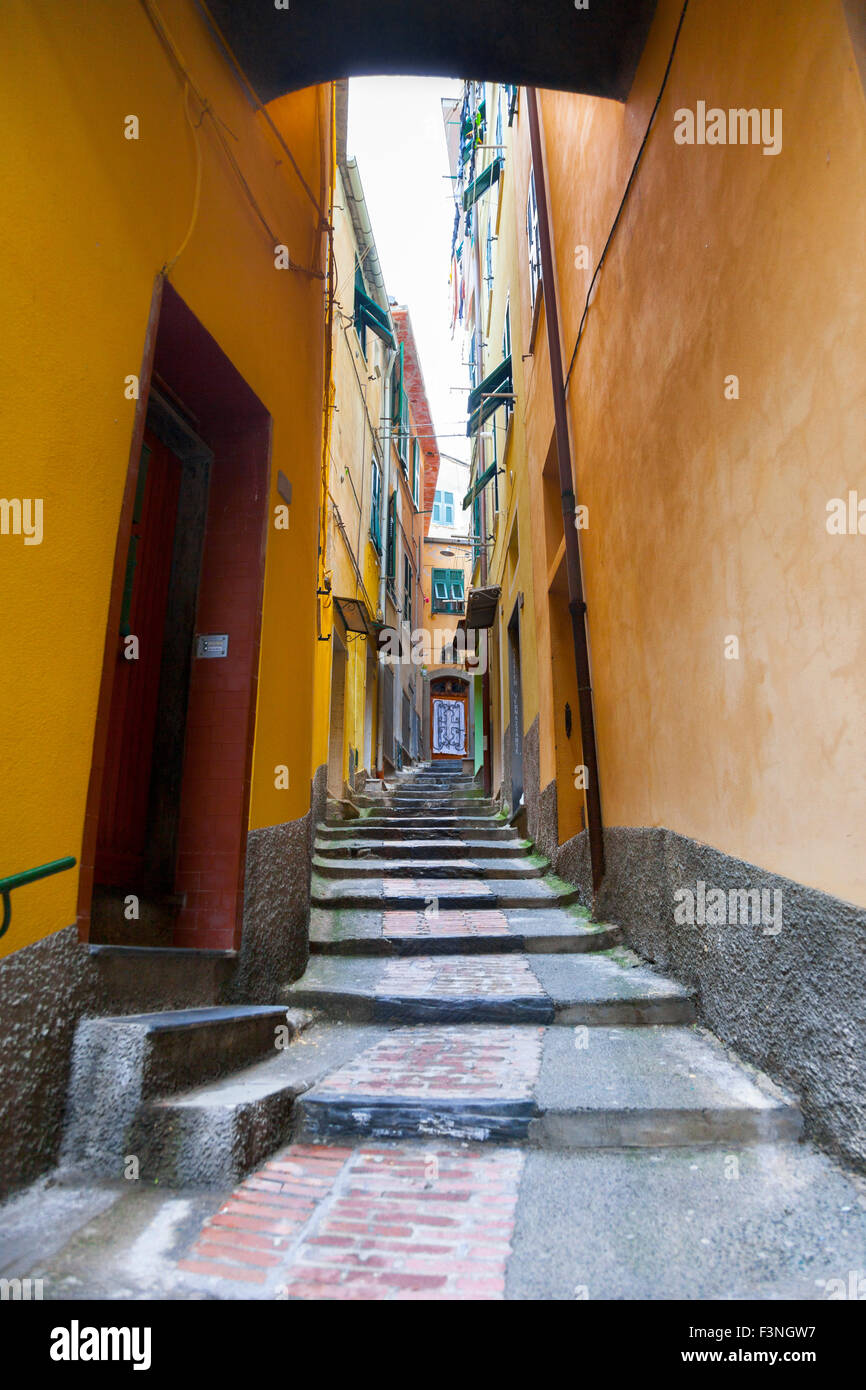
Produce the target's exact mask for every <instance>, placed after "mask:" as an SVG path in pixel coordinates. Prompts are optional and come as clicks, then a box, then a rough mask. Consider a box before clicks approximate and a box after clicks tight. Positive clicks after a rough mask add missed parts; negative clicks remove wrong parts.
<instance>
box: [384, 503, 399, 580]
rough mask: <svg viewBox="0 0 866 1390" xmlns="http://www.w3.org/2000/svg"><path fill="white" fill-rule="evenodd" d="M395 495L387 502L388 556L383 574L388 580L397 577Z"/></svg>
mask: <svg viewBox="0 0 866 1390" xmlns="http://www.w3.org/2000/svg"><path fill="white" fill-rule="evenodd" d="M396 552H397V494H396V492H392V493H391V496H390V498H389V501H388V554H387V563H386V568H385V573H386V575H387V576H388V578H389V579H394V578H396V575H397V553H396Z"/></svg>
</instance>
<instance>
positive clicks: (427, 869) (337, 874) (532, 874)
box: [313, 853, 550, 882]
mask: <svg viewBox="0 0 866 1390" xmlns="http://www.w3.org/2000/svg"><path fill="white" fill-rule="evenodd" d="M549 869H550V864H549V863H548V861H547V860H546V859H543V860H541V859H539V860H538V861H537V862H533V861H532V860H531V859H530V858H529V856H528V855H527V854H525V853H524V854H523V855H518V856H517V857H516V858H515V857H514V856H510V857H506V858H503V857H502V855H499V856H497V858H495V859H492V858H484V857H483V856H480V857H479V858H477V859H474V858H472V856H471V855H469V854H464V855H461V857H460V858H459V859H458V858H456V857H454V858H439V857H435V858H434V857H427V856H426V855H425V857H424V858H420V857H418V858H414V859H413V858H408V857H407V858H402V859H380V858H373V857H370V858H367V857H366V856H364V855H361V856H355V857H353V858H351V859H340V858H335V857H334V856H331V855H329V856H323V855H320V854H318V853H317V854H315V855H314V856H313V872H314V873H316V874H319V875H321V876H322V877H323V878H332V879H364V878H382V877H387V878H389V879H390V878H401V879H402V878H413V879H414V878H424V879H443V880H444V879H449V880H450V879H465V878H479V879H482V880H484V879H487V878H495V879H500V880H502V881H505V880H508V881H509V882H510V881H512V880H517V881H523V880H525V879H533V878H541V877H542V876H543V875H544V874H545V873H547V872H548V870H549Z"/></svg>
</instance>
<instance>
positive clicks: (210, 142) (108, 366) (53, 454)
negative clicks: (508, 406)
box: [0, 0, 330, 955]
mask: <svg viewBox="0 0 866 1390" xmlns="http://www.w3.org/2000/svg"><path fill="white" fill-rule="evenodd" d="M160 13H161V15H162V16H163V19H164V21H165V23H166V25H167V26H168V28H169V30H170V31H171V34H172V36H173V38H174V40H175V42H176V45H177V48H178V50H179V52H180V53H181V54H182V55H183V59H184V61H185V63H186V64H187V66H188V69H189V71H190V72H191V74H192V76H193V78H194V80H195V83H196V85H197V86H198V87H199V88H200V90H201V91H202V92H203V93H204V94H205V95H206V97H207V99H208V101H209V102H210V103H211V104H212V106H213V108H214V110H215V112H216V113H217V115H218V118H219V120H221V121H222V122H224V123H225V126H226V127H229V128H230V130H231V136H226V137H225V138H226V140H227V141H228V143H229V145H230V147H231V150H232V153H233V156H234V158H235V160H236V161H237V163H238V165H239V166H240V168H241V169H242V171H243V173H244V177H245V178H246V179H247V181H248V183H249V186H250V188H251V189H252V190H253V193H254V196H255V198H256V201H257V202H258V204H259V207H260V208H261V210H262V212H263V215H264V217H265V218H266V220H267V223H268V226H269V227H270V228H271V229H276V231H277V234H278V236H279V240H280V241H281V242H283V243H285V244H287V245H288V246H289V249H290V252H291V255H292V257H293V259H294V260H295V261H296V262H298V263H300V264H302V265H304V266H307V267H313V268H315V267H316V266H318V267H319V268H321V265H322V264H323V249H322V234H321V228H320V225H319V223H320V218H319V213H318V212H317V211H316V209H315V208H314V207H313V205H312V203H311V202H310V200H309V199H308V198H307V196H306V194H305V193H304V192H303V190H302V188H301V185H300V182H299V181H298V179H297V177H296V176H295V174H294V173H293V171H292V169H291V166H290V165H289V162H288V160H287V159H286V158H285V155H284V152H282V151H281V149H280V146H279V144H278V142H277V141H276V139H275V138H274V136H273V134H272V133H271V132H269V131H268V129H267V126H266V124H265V122H264V120H263V118H262V117H261V116H260V115H257V114H256V113H255V111H254V110H253V108H252V106H251V104H250V103H249V101H248V100H247V98H246V96H245V94H244V91H243V88H242V86H241V85H240V83H239V82H238V81H237V79H236V78H235V77H234V76H233V74H232V73H231V70H230V68H229V67H228V65H227V64H226V62H225V60H224V58H223V57H222V56H221V54H220V52H219V50H218V48H217V47H216V44H215V42H214V40H213V38H212V36H211V35H210V34H209V32H208V30H207V28H206V26H205V24H204V21H203V19H202V17H201V15H200V14H199V12H198V11H197V10H196V7H195V6H194V4H193V3H192V2H191V0H161V5H160ZM0 44H2V48H3V50H4V52H7V53H14V54H15V55H16V59H15V62H14V63H13V64H10V66H9V70H8V72H7V74H6V80H5V81H4V83H3V90H2V94H0V110H2V115H0V120H2V124H3V128H4V129H5V130H6V131H7V134H8V133H9V132H12V133H13V138H12V139H11V140H8V141H7V151H6V153H7V162H6V173H5V188H6V194H7V216H6V217H5V218H4V220H3V230H2V232H0V237H2V255H3V263H4V274H3V276H2V284H0V320H2V323H3V326H4V333H3V347H2V359H0V369H2V375H3V378H4V395H5V396H6V399H7V401H10V402H15V403H16V406H15V408H14V409H9V410H7V411H6V412H4V417H3V424H2V440H0V448H2V455H3V458H4V459H5V460H6V466H5V470H4V495H6V496H13V497H25V498H27V497H40V498H42V499H44V539H43V541H42V544H41V545H38V546H36V545H34V546H29V547H25V546H24V545H23V540H22V538H21V537H11V536H4V537H3V538H2V544H0V586H2V592H3V594H4V614H5V616H4V622H3V633H2V653H0V707H2V709H3V721H2V726H0V763H2V766H3V769H4V784H3V795H2V797H0V844H2V845H3V847H4V853H3V871H4V872H16V871H18V870H23V869H27V868H30V867H33V866H35V865H37V864H41V863H44V862H46V861H48V860H52V859H55V858H58V857H59V856H61V855H68V854H73V855H75V856H76V857H78V855H79V853H80V847H81V837H82V826H83V822H84V810H85V799H86V794H87V781H88V773H89V768H90V759H91V750H92V743H93V731H94V721H95V717H96V704H97V696H98V692H99V682H100V673H101V667H102V651H103V641H104V636H105V623H106V614H107V610H108V602H109V591H110V584H111V575H112V565H113V560H114V550H115V541H116V536H117V527H118V519H119V515H120V506H121V498H122V495H123V488H124V481H125V478H126V472H127V464H128V458H129V450H130V441H131V437H132V430H133V417H134V411H135V401H134V400H130V399H126V398H125V395H124V385H125V380H124V379H125V378H126V377H127V376H128V375H130V374H137V373H139V372H140V369H141V362H142V352H143V345H144V339H145V329H146V325H147V319H148V312H149V307H150V302H151V294H152V290H153V285H154V279H155V276H156V275H157V273H158V272H159V271H160V269H161V268H162V267H163V266H164V265H166V263H167V262H170V261H171V259H172V257H174V255H175V253H176V252H177V250H178V248H179V247H180V246H181V243H182V242H183V239H184V237H185V235H186V233H187V229H188V228H189V227H190V224H191V218H192V213H193V209H194V207H195V187H196V141H197V143H198V146H199V149H200V152H201V196H200V204H199V207H198V214H197V217H196V219H195V222H194V225H193V227H192V232H191V235H190V237H189V241H188V244H187V246H186V248H185V249H184V250H183V252H182V254H181V255H180V257H179V259H178V260H177V263H176V265H174V267H173V268H172V269H171V270H170V280H171V283H172V284H173V285H174V287H175V288H176V289H177V291H178V293H179V294H180V296H181V297H182V299H183V300H184V301H185V302H186V304H187V305H188V306H189V307H190V309H191V310H192V312H193V313H194V314H195V315H196V316H197V317H198V318H199V319H200V320H201V322H202V323H203V324H204V326H205V327H206V328H207V329H208V331H209V332H210V333H211V334H212V335H213V336H214V338H215V339H216V340H217V342H218V343H219V345H220V347H221V348H222V349H223V351H224V352H225V353H226V354H227V356H228V357H229V358H230V360H231V361H232V363H233V364H234V366H235V367H236V368H237V370H238V371H239V372H240V374H241V375H242V376H243V377H244V379H245V380H246V381H247V383H248V384H249V386H250V387H251V388H252V390H253V391H254V392H255V393H256V395H257V396H258V397H259V399H260V400H261V401H262V402H263V404H264V405H265V407H266V408H267V410H268V411H269V412H270V414H271V416H272V419H273V440H272V457H271V467H272V475H271V511H272V514H273V507H274V506H275V505H276V504H277V502H278V501H279V498H278V496H277V492H276V480H277V474H278V471H279V470H282V471H283V472H284V473H285V474H286V476H287V478H288V479H289V480H290V481H291V483H292V488H293V493H292V507H291V519H290V529H289V530H288V531H275V530H274V529H273V528H271V529H270V530H269V542H268V547H267V559H266V575H265V593H264V609H263V626H262V646H261V655H260V668H259V690H260V692H262V698H261V699H260V700H259V705H258V715H257V723H256V731H255V761H254V768H253V784H252V796H251V807H250V827H251V828H253V829H256V828H261V827H263V826H269V825H279V824H284V823H287V822H290V821H297V820H299V819H300V818H302V817H304V816H305V815H307V813H308V812H309V788H310V766H309V750H310V743H311V729H312V708H313V691H312V680H313V652H314V650H315V646H316V642H315V592H314V590H315V586H314V584H313V583H312V582H311V576H314V575H315V570H316V534H317V523H316V518H317V514H318V506H319V485H320V470H319V467H318V463H317V460H318V459H319V457H320V455H321V447H322V446H321V435H322V395H323V392H322V374H323V344H324V336H323V335H324V312H323V303H324V282H323V280H322V279H320V278H311V277H307V276H304V275H300V274H295V273H292V272H290V271H281V270H278V269H276V267H275V256H274V244H273V243H272V241H271V239H270V238H269V236H268V234H267V232H266V230H265V228H264V227H263V225H262V223H261V221H260V220H259V218H258V217H257V215H256V213H255V212H254V211H253V209H252V207H251V205H250V203H249V201H248V199H247V197H246V195H245V194H244V191H243V188H242V186H241V184H240V182H239V181H238V179H237V177H236V176H235V174H234V173H233V171H232V168H231V165H230V164H229V162H228V160H227V158H226V156H225V152H224V150H223V149H222V147H221V145H220V143H219V140H218V139H217V136H216V134H215V122H214V121H212V120H211V119H210V118H208V117H205V118H204V119H202V120H201V122H200V124H199V126H198V129H197V131H196V133H195V134H194V133H193V129H192V126H193V124H195V122H196V121H197V120H198V117H199V115H200V108H199V107H198V105H197V104H196V103H195V100H194V98H190V103H189V107H188V111H189V119H188V117H187V115H186V114H185V110H184V78H183V77H182V75H181V74H180V73H179V71H178V69H177V67H176V66H175V64H174V62H173V61H172V59H171V58H170V57H169V55H168V53H167V52H166V49H165V48H164V46H163V45H162V43H161V42H160V40H159V38H158V36H157V33H156V31H155V29H154V27H153V26H152V24H151V23H150V22H149V19H148V16H147V13H146V10H145V8H144V6H142V5H141V4H139V3H137V0H114V3H112V4H111V5H83V6H82V5H74V6H57V5H54V4H50V3H45V2H44V0H36V2H35V3H31V2H30V0H27V3H24V0H12V3H10V4H8V5H4V6H3V9H2V15H0ZM329 100H330V98H329V92H328V89H327V88H315V89H310V90H308V91H305V92H300V93H297V94H296V95H293V96H290V97H286V98H284V99H282V100H281V101H279V102H276V103H274V105H273V107H272V108H271V112H272V115H273V117H274V119H275V121H276V122H277V123H278V125H279V127H280V129H281V131H282V133H283V135H284V137H285V139H286V140H287V142H288V144H289V145H290V146H291V147H293V149H294V152H295V154H296V157H297V159H298V162H299V164H300V167H301V170H302V172H303V174H304V177H305V178H306V180H307V182H308V184H309V185H310V188H311V189H312V190H313V192H314V195H315V197H316V199H317V200H318V201H319V203H320V205H322V206H324V207H325V209H327V202H328V178H329V172H328V171H329V155H328V144H329V120H330V111H329ZM130 114H134V115H136V116H137V117H138V119H139V138H138V139H137V140H128V139H126V138H124V122H125V118H126V117H127V116H128V115H130ZM49 172H50V177H49V176H48V174H49ZM300 461H303V466H300ZM279 764H285V765H287V766H288V767H289V771H290V785H289V788H288V790H281V789H278V788H277V787H276V786H275V777H274V769H275V767H276V766H277V765H279ZM76 892H77V870H76V871H75V872H72V873H66V874H63V875H60V876H58V877H56V878H51V879H48V880H45V881H43V882H41V883H37V884H34V885H33V886H31V887H28V888H26V889H22V890H20V891H19V892H17V893H16V897H15V904H14V911H13V920H12V926H11V928H10V930H9V932H8V933H7V934H6V936H5V937H4V938H3V940H2V941H0V955H3V954H6V953H8V952H13V951H16V950H18V949H20V948H21V947H23V946H25V945H27V944H28V943H30V942H33V941H36V940H38V939H40V938H41V937H43V936H45V935H47V934H48V933H50V932H54V931H56V930H57V929H58V928H59V927H62V926H63V925H64V924H65V923H68V922H70V921H72V920H73V919H74V917H75V903H76Z"/></svg>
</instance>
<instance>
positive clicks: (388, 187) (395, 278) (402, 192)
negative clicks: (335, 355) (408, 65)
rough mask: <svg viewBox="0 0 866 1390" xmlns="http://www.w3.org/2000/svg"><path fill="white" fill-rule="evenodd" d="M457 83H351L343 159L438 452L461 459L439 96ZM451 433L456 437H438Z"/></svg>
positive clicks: (449, 216) (449, 211) (461, 398)
mask: <svg viewBox="0 0 866 1390" xmlns="http://www.w3.org/2000/svg"><path fill="white" fill-rule="evenodd" d="M460 85H461V84H460V83H459V82H455V81H452V80H451V79H450V78H437V77H360V78H353V79H352V81H351V82H350V84H349V137H348V152H349V155H350V156H352V155H355V156H356V157H357V160H358V168H359V170H360V174H361V182H362V184H363V185H364V194H365V197H366V199H367V207H368V210H369V213H370V221H371V223H372V224H373V235H374V236H375V238H376V247H377V249H378V252H379V260H380V261H381V264H382V272H383V274H384V276H385V285H386V287H387V290H388V293H389V294H390V295H393V296H394V298H395V299H396V300H397V302H398V303H399V304H406V305H408V307H409V313H410V315H411V318H412V326H413V328H414V330H415V338H416V340H417V343H418V351H419V355H420V358H421V368H422V371H423V373H424V384H425V386H426V387H427V396H428V399H429V401H430V410H431V412H432V415H433V420H434V422H435V427H436V431H437V434H439V436H440V438H439V448H440V450H441V451H442V452H443V453H446V454H453V455H455V456H456V457H457V458H463V459H465V458H467V457H468V452H467V440H466V413H465V409H466V394H465V392H464V393H463V394H460V393H458V392H456V391H451V390H450V388H451V387H452V386H459V385H460V384H461V383H464V384H465V383H467V382H468V376H467V373H466V369H465V368H464V367H463V366H462V364H461V356H462V349H463V342H462V333H461V331H460V330H459V327H458V331H457V332H456V333H455V335H454V339H453V340H452V338H451V299H450V293H451V292H450V287H449V284H448V276H449V272H450V257H451V235H452V232H453V228H454V200H453V197H452V195H451V183H450V181H449V179H448V178H447V177H446V176H447V175H448V173H449V170H448V155H447V152H446V149H445V129H444V126H443V123H442V106H441V100H442V98H443V97H447V96H451V95H455V94H456V93H457V92H459V90H460ZM447 435H457V436H458V437H457V438H446V437H444V436H447Z"/></svg>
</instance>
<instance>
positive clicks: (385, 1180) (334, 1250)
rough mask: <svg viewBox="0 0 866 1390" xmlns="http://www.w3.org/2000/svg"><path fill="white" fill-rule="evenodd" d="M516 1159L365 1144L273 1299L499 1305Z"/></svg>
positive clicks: (505, 1153)
mask: <svg viewBox="0 0 866 1390" xmlns="http://www.w3.org/2000/svg"><path fill="white" fill-rule="evenodd" d="M523 1162H524V1159H523V1155H522V1154H521V1153H519V1152H517V1151H515V1150H513V1149H497V1150H492V1151H487V1152H484V1153H481V1152H478V1151H467V1150H463V1149H460V1148H439V1147H435V1148H428V1147H422V1146H420V1145H402V1146H400V1147H398V1148H382V1147H376V1146H373V1145H364V1146H363V1147H361V1148H360V1149H358V1150H357V1151H356V1153H355V1156H354V1158H353V1159H352V1160H351V1161H350V1162H349V1163H348V1164H347V1165H346V1172H345V1174H344V1177H343V1180H342V1181H341V1183H340V1190H339V1192H337V1193H336V1194H335V1195H334V1198H333V1200H332V1201H330V1202H328V1203H327V1204H326V1206H324V1207H323V1209H322V1212H321V1215H320V1219H319V1220H318V1221H316V1222H315V1223H314V1228H313V1230H312V1231H311V1233H310V1234H306V1233H305V1234H304V1237H303V1239H302V1240H301V1242H300V1244H299V1245H298V1246H297V1247H296V1248H295V1250H294V1252H293V1258H292V1262H291V1265H290V1267H289V1269H288V1271H287V1274H286V1277H285V1279H284V1280H282V1282H281V1287H280V1290H279V1294H278V1296H279V1297H282V1298H287V1299H293V1298H299V1299H304V1298H307V1299H370V1300H377V1299H400V1300H409V1299H424V1300H425V1301H426V1300H428V1299H436V1300H441V1299H460V1300H464V1299H469V1300H473V1299H478V1300H482V1299H500V1298H502V1297H503V1296H504V1293H505V1269H506V1264H507V1261H508V1256H509V1254H510V1251H511V1237H512V1233H513V1231H514V1214H515V1208H516V1205H517V1194H518V1188H519V1183H520V1177H521V1174H522V1171H523Z"/></svg>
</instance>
